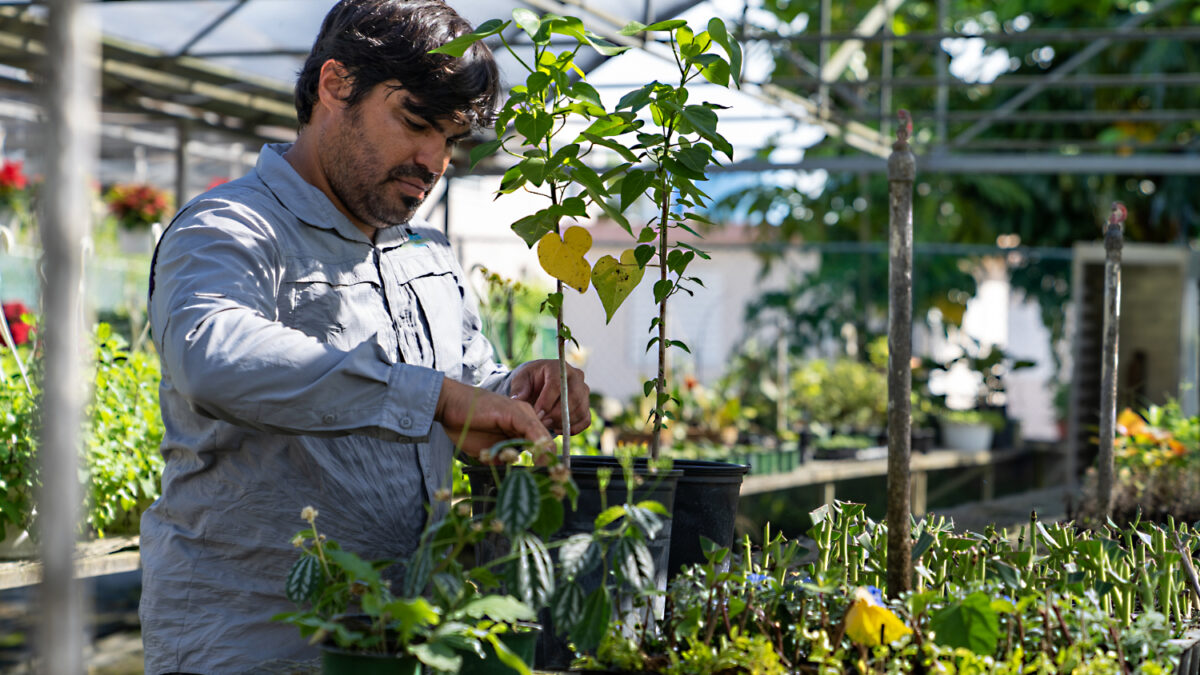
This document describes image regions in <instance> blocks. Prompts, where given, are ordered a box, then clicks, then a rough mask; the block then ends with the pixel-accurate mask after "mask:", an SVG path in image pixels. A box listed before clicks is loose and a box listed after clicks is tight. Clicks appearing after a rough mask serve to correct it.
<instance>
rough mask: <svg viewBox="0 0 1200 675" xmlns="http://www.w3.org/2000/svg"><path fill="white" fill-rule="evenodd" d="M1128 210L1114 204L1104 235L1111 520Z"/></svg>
mask: <svg viewBox="0 0 1200 675" xmlns="http://www.w3.org/2000/svg"><path fill="white" fill-rule="evenodd" d="M1124 226H1125V206H1124V205H1123V204H1121V203H1120V202H1115V203H1113V211H1112V216H1110V217H1109V219H1108V227H1107V228H1106V229H1105V232H1104V251H1105V262H1104V348H1103V353H1102V356H1101V362H1100V383H1101V384H1100V440H1099V443H1100V456H1099V457H1098V458H1097V460H1096V462H1097V467H1096V468H1097V474H1098V475H1097V489H1096V507H1097V512H1098V513H1099V514H1101V515H1102V516H1107V515H1108V514H1109V513H1110V512H1111V511H1112V501H1113V474H1114V467H1113V436H1114V434H1115V431H1116V423H1117V342H1118V337H1119V335H1120V332H1121V330H1120V324H1121V246H1122V244H1123V243H1124V241H1123V229H1124Z"/></svg>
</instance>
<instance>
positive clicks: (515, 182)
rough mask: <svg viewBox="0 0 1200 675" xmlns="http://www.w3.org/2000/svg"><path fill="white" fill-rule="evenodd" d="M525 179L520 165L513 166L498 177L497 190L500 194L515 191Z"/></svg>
mask: <svg viewBox="0 0 1200 675" xmlns="http://www.w3.org/2000/svg"><path fill="white" fill-rule="evenodd" d="M525 180H526V179H525V172H524V171H522V170H521V167H519V166H514V167H512V168H510V169H509V170H507V171H505V172H504V176H503V177H502V178H501V179H500V190H499V192H500V193H501V194H509V193H511V192H515V191H517V190H518V189H519V188H520V187H521V186H522V185H524V184H525ZM531 245H532V244H531Z"/></svg>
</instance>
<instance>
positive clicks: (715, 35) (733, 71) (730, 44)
mask: <svg viewBox="0 0 1200 675" xmlns="http://www.w3.org/2000/svg"><path fill="white" fill-rule="evenodd" d="M708 34H709V35H710V36H711V37H712V39H713V42H716V43H717V44H719V45H721V48H722V49H724V50H725V54H726V55H728V56H729V74H730V76H732V78H733V82H734V84H735V85H737V86H739V87H740V86H741V83H742V46H741V45H740V44H739V43H738V41H737V40H736V39H735V38H733V37H732V36H730V35H729V31H727V30H726V29H725V22H724V21H722V20H721V19H719V18H717V17H713V18H712V19H709V21H708ZM710 81H711V80H710Z"/></svg>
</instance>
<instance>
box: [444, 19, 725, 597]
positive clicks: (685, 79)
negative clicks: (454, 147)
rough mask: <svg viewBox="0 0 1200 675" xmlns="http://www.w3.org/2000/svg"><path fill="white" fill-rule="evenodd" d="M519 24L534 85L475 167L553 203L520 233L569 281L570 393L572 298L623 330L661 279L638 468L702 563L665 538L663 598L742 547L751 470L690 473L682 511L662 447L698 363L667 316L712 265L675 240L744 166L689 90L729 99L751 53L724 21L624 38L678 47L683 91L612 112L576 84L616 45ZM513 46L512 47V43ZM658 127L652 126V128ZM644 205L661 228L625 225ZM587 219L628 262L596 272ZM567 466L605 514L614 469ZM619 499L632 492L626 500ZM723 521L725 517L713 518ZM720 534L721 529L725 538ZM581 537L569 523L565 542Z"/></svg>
mask: <svg viewBox="0 0 1200 675" xmlns="http://www.w3.org/2000/svg"><path fill="white" fill-rule="evenodd" d="M512 23H515V24H516V25H517V26H519V27H520V28H521V30H523V31H524V32H525V33H526V35H527V36H528V38H529V40H530V42H531V43H532V45H533V56H532V57H531V58H529V59H528V60H525V59H522V58H521V55H520V54H518V53H516V52H515V51H513V55H514V56H515V57H516V59H517V60H518V62H520V63H521V64H522V65H523V66H524V67H525V68H526V70H527V72H528V76H527V77H526V80H525V83H524V84H523V85H518V86H516V87H514V88H513V90H512V92H511V94H510V96H509V98H508V99H507V101H506V102H505V104H504V105H503V107H502V109H501V112H500V114H499V116H498V119H497V122H496V131H497V138H496V140H494V141H491V142H489V143H485V144H483V145H481V146H479V147H477V148H475V149H474V150H472V152H471V159H472V162H473V163H475V162H478V161H480V160H481V159H482V158H484V157H486V156H488V155H490V154H493V153H495V152H497V151H499V150H503V151H504V152H506V153H508V154H509V155H510V156H512V157H513V158H514V159H515V160H516V164H515V165H514V166H512V167H511V168H510V169H508V171H507V172H506V173H505V175H504V178H503V179H502V181H501V186H500V192H501V193H502V194H503V193H511V192H514V191H516V190H519V189H525V190H529V191H534V192H537V193H538V194H541V195H543V196H545V197H547V198H548V200H549V205H547V206H546V207H545V208H542V209H540V210H539V211H537V212H536V213H534V214H532V215H529V216H526V217H524V218H521V219H520V220H518V221H517V222H516V223H514V224H513V226H512V227H513V230H514V231H515V232H516V233H517V234H518V235H519V236H521V238H522V239H523V240H524V241H525V242H526V244H527V245H529V246H531V247H532V246H535V245H536V246H537V249H538V259H539V262H540V263H541V266H542V268H543V269H544V270H545V271H546V272H547V273H548V274H549V275H550V276H552V277H554V278H555V279H556V280H557V289H556V291H555V292H554V293H552V294H551V295H550V296H549V297H548V298H547V301H546V307H547V308H548V309H549V310H550V311H551V312H553V313H554V315H555V317H556V322H557V324H558V343H559V360H560V364H562V373H563V374H562V386H563V388H564V389H565V388H566V386H567V378H566V366H565V358H564V357H565V348H566V344H567V342H568V341H573V336H572V335H571V333H570V330H569V328H568V327H567V326H566V323H565V321H564V317H563V293H564V292H565V288H566V287H571V288H574V289H575V290H576V291H578V292H580V293H583V292H586V291H587V290H588V289H589V287H594V288H595V289H596V292H597V294H598V296H599V298H600V301H601V304H602V306H603V307H604V310H605V313H606V317H607V318H608V319H611V318H612V316H613V313H614V312H615V311H616V310H617V308H618V307H619V306H620V305H621V304H622V303H623V302H624V300H625V299H626V298H627V297H628V296H629V294H630V293H632V291H633V289H634V288H635V287H636V286H637V285H638V284H639V283H640V282H641V281H642V280H643V277H644V276H645V270H646V267H648V266H650V267H655V268H657V272H658V274H657V277H658V279H657V280H656V281H655V283H654V297H655V301H656V303H658V305H659V314H658V316H657V317H656V318H655V319H654V321H652V323H651V330H652V331H654V332H655V333H656V334H655V335H654V336H653V337H652V338H651V340H650V343H649V344H648V345H647V349H649V348H651V347H653V346H655V345H657V346H658V356H659V368H658V374H657V376H656V377H655V378H653V379H652V380H650V381H648V382H647V383H646V385H645V393H646V395H647V396H652V400H653V402H654V412H653V414H652V421H653V425H654V434H653V436H654V438H655V441H654V442H653V444H652V445H651V449H650V457H649V459H648V461H646V460H643V461H642V462H641V463H640V464H638V465H637V466H636V467H635V468H636V470H637V475H635V476H634V477H633V480H634V481H635V482H649V483H650V484H652V485H653V486H654V487H655V489H656V490H657V491H658V493H659V494H657V495H654V497H655V498H656V499H658V500H659V501H661V502H662V503H663V504H665V505H667V506H668V507H669V508H671V509H672V511H673V514H674V515H673V517H674V519H675V522H676V523H678V524H679V525H680V526H681V527H679V529H680V530H681V531H682V532H685V533H687V534H688V535H689V536H688V537H686V538H684V539H683V540H682V541H683V543H684V544H685V545H687V546H688V547H690V549H691V550H690V551H685V552H684V553H683V554H682V557H680V556H678V555H677V554H676V552H675V550H674V549H675V546H674V545H672V546H671V547H670V549H668V548H667V546H666V543H667V542H669V541H680V540H675V539H674V538H673V536H671V534H672V530H673V529H674V528H672V527H666V528H663V529H662V531H661V532H660V533H659V535H658V537H656V538H655V540H654V542H653V543H654V544H655V545H656V546H655V547H654V548H652V549H651V553H652V557H653V561H654V567H655V570H656V575H655V576H656V577H657V578H658V579H659V585H660V586H665V583H666V576H665V575H666V570H667V569H673V568H675V567H677V566H678V565H680V564H682V563H683V562H698V561H701V560H703V554H702V551H701V548H700V542H701V539H702V536H708V537H709V538H711V539H715V540H717V541H718V542H720V543H722V544H724V545H728V544H729V543H731V541H732V535H733V517H734V514H735V512H736V500H737V495H738V492H739V486H740V483H741V477H742V475H744V473H745V471H746V469H745V467H741V466H737V465H728V464H724V463H717V462H700V461H692V462H688V463H686V464H685V465H684V466H683V467H682V471H681V473H682V475H683V478H681V479H680V480H682V481H684V482H683V485H685V488H684V490H685V493H686V494H685V495H684V496H683V497H682V498H680V497H679V496H678V495H677V494H676V490H677V488H676V487H675V484H674V480H675V478H676V476H679V475H680V471H679V470H677V471H673V472H669V473H664V472H661V471H658V470H657V469H656V466H655V462H656V461H657V460H658V457H659V454H660V453H659V443H658V439H659V438H660V437H661V430H662V428H663V425H664V421H665V420H666V419H668V418H669V417H671V414H672V413H671V412H670V411H669V410H668V404H670V403H675V404H676V405H677V404H678V401H677V400H674V399H673V397H672V396H671V395H670V394H669V393H667V392H668V391H669V390H670V389H669V386H668V369H667V349H668V348H669V347H677V348H682V349H685V350H686V349H687V346H686V345H685V344H684V343H683V342H681V341H679V340H674V339H669V338H668V336H667V333H666V310H667V302H668V300H669V298H670V297H672V296H673V295H675V294H676V293H680V292H686V293H691V292H693V291H692V289H693V288H694V287H695V286H698V285H701V282H700V280H699V279H698V278H696V277H693V276H687V268H688V265H689V264H690V263H691V262H692V261H693V260H694V259H695V257H696V256H701V257H707V255H706V254H705V253H704V252H703V251H700V250H699V249H697V248H695V247H693V246H690V245H688V244H685V243H679V242H672V237H671V234H672V233H673V232H674V231H676V230H678V229H683V230H685V231H688V232H692V233H695V229H694V228H693V227H692V225H691V224H689V223H695V222H697V221H704V220H705V219H704V218H703V216H700V215H698V214H696V213H694V212H692V211H691V209H695V208H697V207H699V206H701V205H703V203H704V201H705V200H706V199H707V195H705V194H704V193H703V191H702V190H700V189H699V188H698V187H697V186H696V183H697V182H698V181H702V180H704V179H705V171H706V169H707V168H708V167H709V166H710V165H711V164H713V163H715V162H716V159H715V157H714V154H715V152H718V151H719V152H722V153H724V154H725V155H726V156H727V157H732V152H733V150H732V148H731V147H730V145H729V143H728V142H727V141H726V140H725V139H724V138H722V137H721V136H720V135H719V134H718V133H717V131H716V123H717V114H716V110H717V109H718V108H719V106H716V105H712V104H708V103H691V102H689V100H688V98H689V91H688V84H689V82H691V81H692V80H694V79H695V78H697V77H701V76H702V77H704V78H706V79H708V80H709V81H711V82H714V83H716V84H718V85H721V86H729V84H730V81H731V78H732V80H733V81H734V82H736V77H737V73H738V72H739V71H740V67H741V51H740V47H739V46H738V45H737V43H736V41H734V40H732V39H731V38H730V37H729V35H728V33H727V32H726V30H725V26H724V23H722V22H721V21H720V20H719V19H714V20H713V21H712V22H710V24H709V30H707V31H704V32H701V33H700V34H695V33H693V31H692V30H691V29H689V28H688V27H687V25H686V22H684V21H665V22H660V23H657V24H653V25H651V26H645V25H642V24H640V23H634V24H630V25H629V26H627V27H626V28H625V29H624V30H623V34H625V35H628V36H633V35H638V34H640V33H654V32H660V31H661V32H664V33H666V35H667V36H668V40H669V44H670V46H671V48H672V54H673V55H674V60H675V63H676V65H677V66H678V69H679V80H678V84H675V85H670V84H663V83H659V82H651V83H649V84H647V85H645V86H643V87H641V88H639V89H636V90H634V91H632V92H629V93H628V94H626V95H625V96H624V97H622V98H621V100H620V101H619V102H618V103H617V105H616V107H615V108H613V109H611V110H609V109H606V108H605V107H604V102H603V101H602V100H601V98H600V96H599V94H598V92H597V91H596V90H595V88H593V87H592V86H591V85H589V84H588V83H587V82H586V80H585V79H583V78H582V77H581V78H579V79H573V74H579V75H582V73H581V72H580V71H579V70H578V68H577V67H576V65H575V58H574V57H575V53H576V52H577V51H578V49H580V48H583V47H585V46H588V47H591V48H594V49H596V50H598V51H600V52H601V53H603V54H605V55H611V54H615V53H617V52H619V51H621V50H622V49H623V48H620V47H614V46H612V45H609V44H608V43H606V42H604V41H603V40H601V39H600V38H598V37H597V36H595V35H593V34H592V33H590V32H588V31H587V30H586V29H585V28H584V27H583V25H582V23H581V22H580V21H579V19H576V18H573V17H562V16H558V15H554V14H548V15H546V16H543V17H538V16H537V15H535V14H534V13H533V12H530V11H528V10H524V9H517V10H515V11H514V12H513V21H512ZM508 25H509V22H501V21H489V22H486V23H485V24H483V25H481V26H480V27H479V30H477V31H476V32H475V33H473V34H472V35H469V36H463V37H462V38H458V39H456V40H454V41H452V42H450V43H448V44H447V45H445V46H443V47H441V48H440V49H439V50H436V51H440V52H443V53H446V54H450V55H458V54H461V53H462V52H463V51H464V50H465V49H466V48H467V47H468V46H469V45H470V44H471V43H472V42H474V41H477V40H480V39H483V38H485V37H488V36H491V35H497V34H498V35H500V36H501V39H502V40H504V37H503V32H502V31H503V30H504V29H505V28H506V27H507V26H508ZM553 35H562V36H568V37H570V38H574V39H575V41H576V43H577V46H576V48H575V49H574V50H569V51H564V52H561V53H557V54H556V53H554V52H553V50H552V48H551V36H553ZM504 44H505V45H506V46H508V42H507V41H506V40H505V41H504ZM717 50H723V52H724V56H721V55H719V54H717V53H715V52H716V51H717ZM647 114H648V116H649V118H650V120H649V124H648V122H647V120H646V119H643V117H644V116H646V115H647ZM572 122H578V123H580V124H579V126H581V127H582V130H581V131H578V133H575V131H576V130H575V129H574V128H573V127H572V125H571V123H572ZM510 123H511V125H512V130H511V131H510V130H509V128H508V127H509V124H510ZM650 125H653V126H650ZM568 140H569V142H567V141H568ZM602 148H606V149H608V150H610V151H611V152H613V153H616V156H618V157H619V158H620V160H621V161H620V162H619V163H618V164H617V165H616V166H613V167H610V168H608V169H607V170H606V171H604V172H603V173H598V172H597V171H596V170H595V169H593V168H592V167H591V166H589V164H588V162H587V161H585V160H586V158H587V157H588V156H589V155H591V154H592V153H594V152H597V151H598V150H599V149H602ZM714 148H716V150H714ZM643 196H649V197H650V198H651V199H652V200H654V203H655V204H656V205H657V207H658V208H657V211H658V214H659V215H657V216H656V217H655V218H654V219H652V220H651V221H650V222H649V223H647V224H646V225H644V226H642V227H638V228H635V227H634V226H633V225H632V224H631V223H630V222H629V220H628V219H627V217H626V216H625V212H626V211H627V210H628V209H629V207H630V206H631V205H632V204H633V203H634V202H635V201H637V200H638V199H639V198H641V197H643ZM589 207H594V208H595V209H598V210H600V211H603V212H604V213H605V214H606V215H607V216H608V217H610V218H611V219H612V220H613V221H614V222H616V223H617V224H618V225H620V226H621V227H622V228H623V229H624V230H625V231H626V232H628V233H629V235H630V237H631V240H632V241H631V244H632V247H631V248H629V249H627V250H625V251H624V252H623V253H622V254H621V255H620V256H619V259H618V258H614V257H613V256H604V257H602V258H600V259H599V260H597V261H596V263H595V264H594V265H592V264H590V263H589V262H588V261H587V259H586V257H585V254H586V253H587V252H588V250H589V249H590V247H591V236H590V234H589V233H588V231H587V230H586V229H584V228H582V227H579V226H570V227H564V225H565V223H566V222H569V221H570V220H573V219H577V218H581V217H584V216H586V214H587V213H588V209H589ZM562 401H563V406H564V407H563V428H564V429H566V428H569V426H570V422H569V411H567V409H566V401H567V396H566V395H565V393H564V395H563V396H562ZM562 461H563V464H564V465H566V466H568V467H570V468H571V469H572V470H573V471H575V477H576V480H577V481H578V482H579V484H580V486H581V488H582V490H583V492H582V494H583V495H584V496H588V497H590V499H587V500H585V499H583V498H581V502H583V501H587V502H590V503H591V504H593V505H599V504H603V503H604V498H603V496H602V495H601V496H600V498H598V499H597V498H595V497H594V495H595V493H594V492H593V491H592V490H590V489H588V487H589V486H590V485H593V484H594V485H595V486H596V487H597V488H599V489H600V491H601V492H602V491H603V489H604V488H605V484H606V483H607V481H608V480H609V479H608V478H606V477H605V476H614V477H616V476H620V475H621V474H622V472H620V471H617V468H618V467H617V465H616V460H615V459H613V458H611V457H601V458H597V457H587V456H578V457H574V456H572V455H571V454H570V439H569V436H567V435H565V434H564V436H563V438H562ZM681 464H682V463H681ZM469 473H470V475H471V476H472V479H473V488H472V489H473V490H474V489H475V485H476V482H475V479H476V478H481V479H483V480H481V481H480V482H479V484H480V487H481V488H483V489H484V490H486V489H487V487H486V478H487V477H486V473H485V472H482V471H479V470H474V471H472V472H469ZM700 474H703V476H700ZM648 479H649V480H648ZM693 486H694V489H693ZM714 486H715V487H716V490H715V491H714V490H713V487H714ZM613 487H614V488H615V489H617V490H618V491H619V490H620V487H619V486H615V485H614V486H613ZM618 493H619V492H618ZM630 494H631V495H634V496H633V497H632V498H633V499H634V501H639V500H644V499H646V498H647V497H648V495H645V494H644V493H643V494H642V495H640V496H638V495H636V493H633V492H631V493H630ZM714 507H719V508H716V510H715V511H714ZM594 515H595V514H593V513H592V512H591V511H590V510H575V509H573V510H572V511H571V513H570V514H568V518H569V519H570V518H571V517H572V516H575V517H576V518H577V520H578V525H579V527H582V528H589V527H591V523H592V522H593V521H594V520H595V517H594ZM714 523H716V524H718V527H716V528H715V529H714V528H713V524H714ZM570 529H571V522H570V520H569V521H568V523H567V524H566V525H565V526H564V530H565V531H569V530H570ZM726 530H727V531H726ZM691 539H694V540H695V541H690V540H691Z"/></svg>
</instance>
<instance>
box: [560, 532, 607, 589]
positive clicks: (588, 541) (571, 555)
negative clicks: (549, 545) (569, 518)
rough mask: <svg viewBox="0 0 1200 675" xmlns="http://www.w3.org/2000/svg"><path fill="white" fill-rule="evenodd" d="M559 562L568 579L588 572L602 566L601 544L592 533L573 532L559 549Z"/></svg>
mask: <svg viewBox="0 0 1200 675" xmlns="http://www.w3.org/2000/svg"><path fill="white" fill-rule="evenodd" d="M558 562H559V564H560V565H561V566H562V573H563V575H564V576H565V577H566V578H568V579H571V578H574V577H578V576H579V575H582V574H587V573H588V572H590V571H592V570H594V569H596V568H597V567H599V566H600V546H598V545H597V544H596V542H595V540H594V539H593V538H592V535H590V534H587V533H580V534H573V535H571V536H570V537H568V538H567V539H566V541H564V542H563V544H562V546H561V547H560V548H559V549H558ZM582 600H583V598H582V596H581V597H580V602H582Z"/></svg>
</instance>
